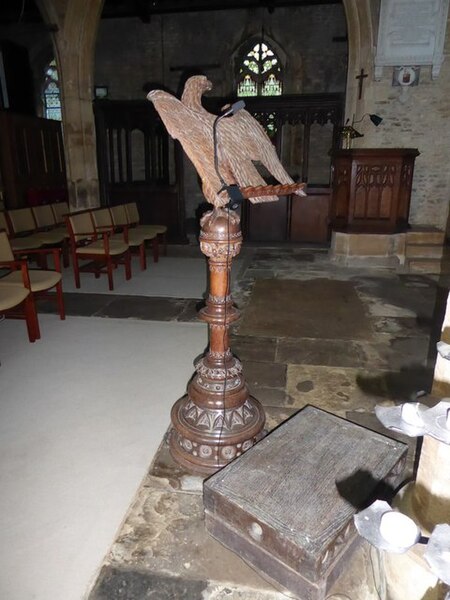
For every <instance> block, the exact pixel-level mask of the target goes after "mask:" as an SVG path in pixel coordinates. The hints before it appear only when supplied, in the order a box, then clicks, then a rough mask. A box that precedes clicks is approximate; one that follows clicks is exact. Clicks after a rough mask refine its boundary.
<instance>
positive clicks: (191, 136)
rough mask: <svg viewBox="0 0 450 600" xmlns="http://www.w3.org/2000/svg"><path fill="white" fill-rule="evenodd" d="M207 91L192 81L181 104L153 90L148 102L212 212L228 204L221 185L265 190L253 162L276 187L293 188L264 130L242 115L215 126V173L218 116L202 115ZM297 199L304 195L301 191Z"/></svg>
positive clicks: (202, 82)
mask: <svg viewBox="0 0 450 600" xmlns="http://www.w3.org/2000/svg"><path fill="white" fill-rule="evenodd" d="M211 87H212V86H211V82H210V81H209V80H208V79H207V78H206V77H204V76H203V75H196V76H194V77H191V78H189V79H188V80H187V82H186V85H185V88H184V92H183V95H182V98H181V101H180V100H178V99H177V98H175V96H173V95H172V94H169V93H167V92H164V91H162V90H153V91H151V92H150V93H149V94H148V96H147V98H148V99H149V100H151V101H152V102H153V104H154V106H155V108H156V110H157V111H158V113H159V115H160V117H161V119H162V121H163V123H164V125H165V126H166V128H167V131H168V132H169V134H170V135H171V136H172V137H173V138H174V139H177V140H179V141H180V143H181V145H182V146H183V149H184V151H185V152H186V154H187V155H188V157H189V158H190V159H191V161H192V163H193V164H194V167H195V168H196V169H197V172H198V174H199V175H200V178H201V180H202V186H203V193H204V194H205V197H206V199H207V200H208V202H210V203H211V204H214V205H215V206H223V205H224V204H227V203H228V200H229V198H228V195H227V193H226V192H223V191H220V190H221V187H222V184H221V179H222V180H224V181H225V182H226V183H227V184H229V185H233V184H237V185H238V186H239V187H259V186H264V185H265V184H266V182H265V181H264V178H263V177H262V175H261V174H260V173H259V172H258V170H257V168H256V167H255V164H254V163H257V162H259V163H262V164H263V165H264V167H265V168H266V169H267V170H268V171H269V173H270V174H271V175H272V176H273V177H274V178H275V179H276V180H277V181H278V182H279V183H280V184H293V183H294V181H293V180H292V178H291V177H290V176H289V175H288V174H287V172H286V171H285V169H284V168H283V165H282V164H281V163H280V160H279V158H278V156H277V153H276V151H275V148H274V146H273V144H272V142H271V141H270V139H269V137H268V136H267V134H266V132H265V131H264V129H263V127H262V126H261V125H260V124H259V123H258V121H257V120H256V119H255V118H254V117H253V116H252V115H251V114H250V113H249V112H247V111H246V110H241V111H239V112H237V113H236V114H234V115H232V116H230V117H226V118H223V119H221V120H220V122H219V123H218V124H217V129H216V133H217V148H216V151H217V169H216V165H215V162H214V140H213V127H214V122H215V120H216V115H213V114H211V113H209V112H208V111H207V110H205V108H204V107H203V106H202V103H201V97H202V94H203V93H204V92H205V91H207V90H210V89H211ZM217 171H219V173H220V177H219V175H218V173H217ZM295 193H296V194H299V195H305V194H304V192H303V191H302V190H297V191H296V192H295ZM250 200H251V201H252V202H270V201H274V200H278V197H277V196H259V197H255V198H250Z"/></svg>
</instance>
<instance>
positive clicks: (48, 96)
mask: <svg viewBox="0 0 450 600" xmlns="http://www.w3.org/2000/svg"><path fill="white" fill-rule="evenodd" d="M43 102H44V114H45V117H46V118H47V119H53V120H55V121H61V120H62V115H61V94H60V91H59V85H58V71H57V68H56V62H55V61H54V60H52V61H51V63H50V64H49V65H48V67H47V69H46V70H45V83H44V90H43Z"/></svg>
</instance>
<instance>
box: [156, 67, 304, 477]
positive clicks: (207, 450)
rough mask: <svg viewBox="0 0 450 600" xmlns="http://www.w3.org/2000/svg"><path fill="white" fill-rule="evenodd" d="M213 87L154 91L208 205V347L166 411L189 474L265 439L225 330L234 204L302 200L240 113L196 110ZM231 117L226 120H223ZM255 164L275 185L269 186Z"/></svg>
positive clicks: (208, 469)
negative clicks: (295, 197) (179, 92)
mask: <svg viewBox="0 0 450 600" xmlns="http://www.w3.org/2000/svg"><path fill="white" fill-rule="evenodd" d="M209 89H211V83H210V82H209V81H208V79H207V78H206V77H204V76H195V77H191V78H190V79H188V81H187V82H186V85H185V88H184V92H183V95H182V97H181V100H178V99H177V98H175V97H174V96H173V95H172V94H169V93H167V92H164V91H162V90H153V91H151V92H150V93H149V94H148V96H147V97H148V99H149V100H151V101H152V102H153V104H154V105H155V108H156V110H157V111H158V113H159V115H160V116H161V119H162V120H163V122H164V124H165V126H166V128H167V131H168V132H169V134H170V135H171V136H172V137H173V138H174V139H178V140H179V141H180V142H181V145H182V146H183V149H184V151H185V152H186V154H187V155H188V157H189V158H190V160H191V161H192V163H193V164H194V166H195V168H196V169H197V172H198V174H199V176H200V178H201V181H202V190H203V194H204V195H205V198H206V199H207V200H208V202H210V203H211V204H212V205H213V210H211V211H210V212H207V213H206V214H205V215H204V217H203V218H202V220H201V223H200V224H201V232H200V249H201V251H202V252H203V253H204V254H205V255H206V256H207V257H208V264H209V274H210V289H209V294H208V297H207V300H206V306H205V308H203V309H202V310H201V311H200V315H199V316H200V319H202V320H204V321H206V322H207V323H208V325H209V348H208V351H207V352H206V354H205V356H203V357H202V358H201V359H200V360H199V361H198V362H197V364H196V373H195V375H194V377H193V378H192V380H191V381H190V383H189V385H188V388H187V394H186V395H185V396H183V397H182V398H181V399H180V400H178V401H177V402H176V403H175V405H174V406H173V408H172V414H171V421H172V429H171V432H170V441H169V444H170V451H171V454H172V456H173V458H174V459H175V460H176V461H177V462H178V463H180V464H181V465H183V466H184V467H186V468H187V469H188V470H190V471H195V472H199V473H205V474H210V473H214V472H215V471H217V470H218V469H220V468H222V467H223V466H225V465H226V464H227V463H229V462H230V461H231V460H233V459H234V458H235V457H236V456H239V455H240V454H242V453H243V452H245V451H246V450H248V449H249V448H250V447H251V446H253V444H255V442H257V441H258V440H259V439H260V438H261V437H262V436H263V433H264V423H265V415H264V410H263V408H262V406H261V405H260V403H259V402H258V401H257V400H256V399H255V398H253V397H252V396H250V394H249V391H248V388H247V384H246V382H245V379H244V376H243V374H242V365H241V363H240V361H239V360H238V359H237V358H236V357H235V356H233V354H232V353H231V350H230V346H229V340H228V330H229V327H230V324H231V323H233V322H234V321H236V320H237V319H238V318H239V312H238V310H237V309H236V307H234V306H233V301H232V297H231V293H230V272H231V262H232V259H233V257H234V256H236V255H237V254H239V251H240V249H241V245H242V234H241V228H240V219H239V216H238V214H237V213H236V212H234V211H233V210H231V208H230V207H231V206H232V205H233V202H232V201H231V200H232V198H236V197H238V198H239V200H242V199H244V198H249V199H250V201H252V202H268V201H273V200H277V199H278V195H286V194H292V193H295V194H299V195H304V192H303V191H302V188H303V187H304V184H296V183H294V182H293V180H292V179H291V178H290V177H289V175H288V174H287V173H286V171H285V170H284V169H283V167H282V165H281V164H280V162H279V160H278V157H277V154H276V151H275V148H274V146H273V145H272V143H271V141H270V139H269V138H268V137H267V135H266V133H265V131H264V129H263V128H262V127H261V125H260V124H259V123H258V122H257V121H256V120H255V119H254V118H253V117H252V116H251V115H250V114H249V113H248V112H247V111H245V110H239V112H236V111H235V110H234V109H233V107H231V108H230V109H229V110H228V111H227V112H226V113H224V114H223V115H219V116H216V115H213V114H211V113H209V112H208V111H206V110H205V109H204V108H203V106H202V104H201V96H202V94H203V92H204V91H206V90H209ZM227 115H229V116H227ZM255 162H260V163H262V164H263V165H264V167H265V168H266V169H267V170H268V171H269V173H271V174H272V175H273V176H274V177H275V179H276V180H277V181H279V182H280V184H281V185H278V186H268V185H266V182H265V181H264V179H263V178H262V176H261V175H260V174H259V172H258V170H257V169H256V167H255V164H254V163H255Z"/></svg>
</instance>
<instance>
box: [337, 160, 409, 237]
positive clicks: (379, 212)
mask: <svg viewBox="0 0 450 600" xmlns="http://www.w3.org/2000/svg"><path fill="white" fill-rule="evenodd" d="M418 155H419V152H418V150H417V149H415V148H360V149H352V150H336V151H334V152H333V154H332V158H333V162H332V169H333V183H332V196H331V211H330V224H331V228H332V229H333V230H337V231H348V232H365V233H395V232H398V231H403V230H405V229H406V227H407V225H408V218H409V206H410V201H411V188H412V180H413V174H414V161H415V158H416V156H418Z"/></svg>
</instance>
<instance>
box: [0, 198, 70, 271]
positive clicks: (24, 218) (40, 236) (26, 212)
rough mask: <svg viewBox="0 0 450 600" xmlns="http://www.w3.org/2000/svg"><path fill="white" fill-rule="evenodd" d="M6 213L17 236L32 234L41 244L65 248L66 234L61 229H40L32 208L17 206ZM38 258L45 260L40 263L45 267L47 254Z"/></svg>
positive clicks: (11, 228)
mask: <svg viewBox="0 0 450 600" xmlns="http://www.w3.org/2000/svg"><path fill="white" fill-rule="evenodd" d="M6 214H7V218H8V220H9V223H10V225H11V226H10V230H11V231H12V233H13V235H14V237H15V238H16V237H21V238H22V237H24V236H25V237H28V236H30V235H32V236H34V238H35V239H36V240H38V241H40V246H57V247H59V248H61V249H63V246H64V244H65V234H64V233H61V231H52V230H42V231H39V230H38V227H37V224H36V221H35V219H34V215H33V211H32V209H31V208H16V209H14V210H8V211H7V213H6ZM37 258H40V259H41V261H44V262H41V263H40V264H41V266H43V267H44V268H45V267H46V263H45V258H46V257H45V254H41V255H38V256H37Z"/></svg>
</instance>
